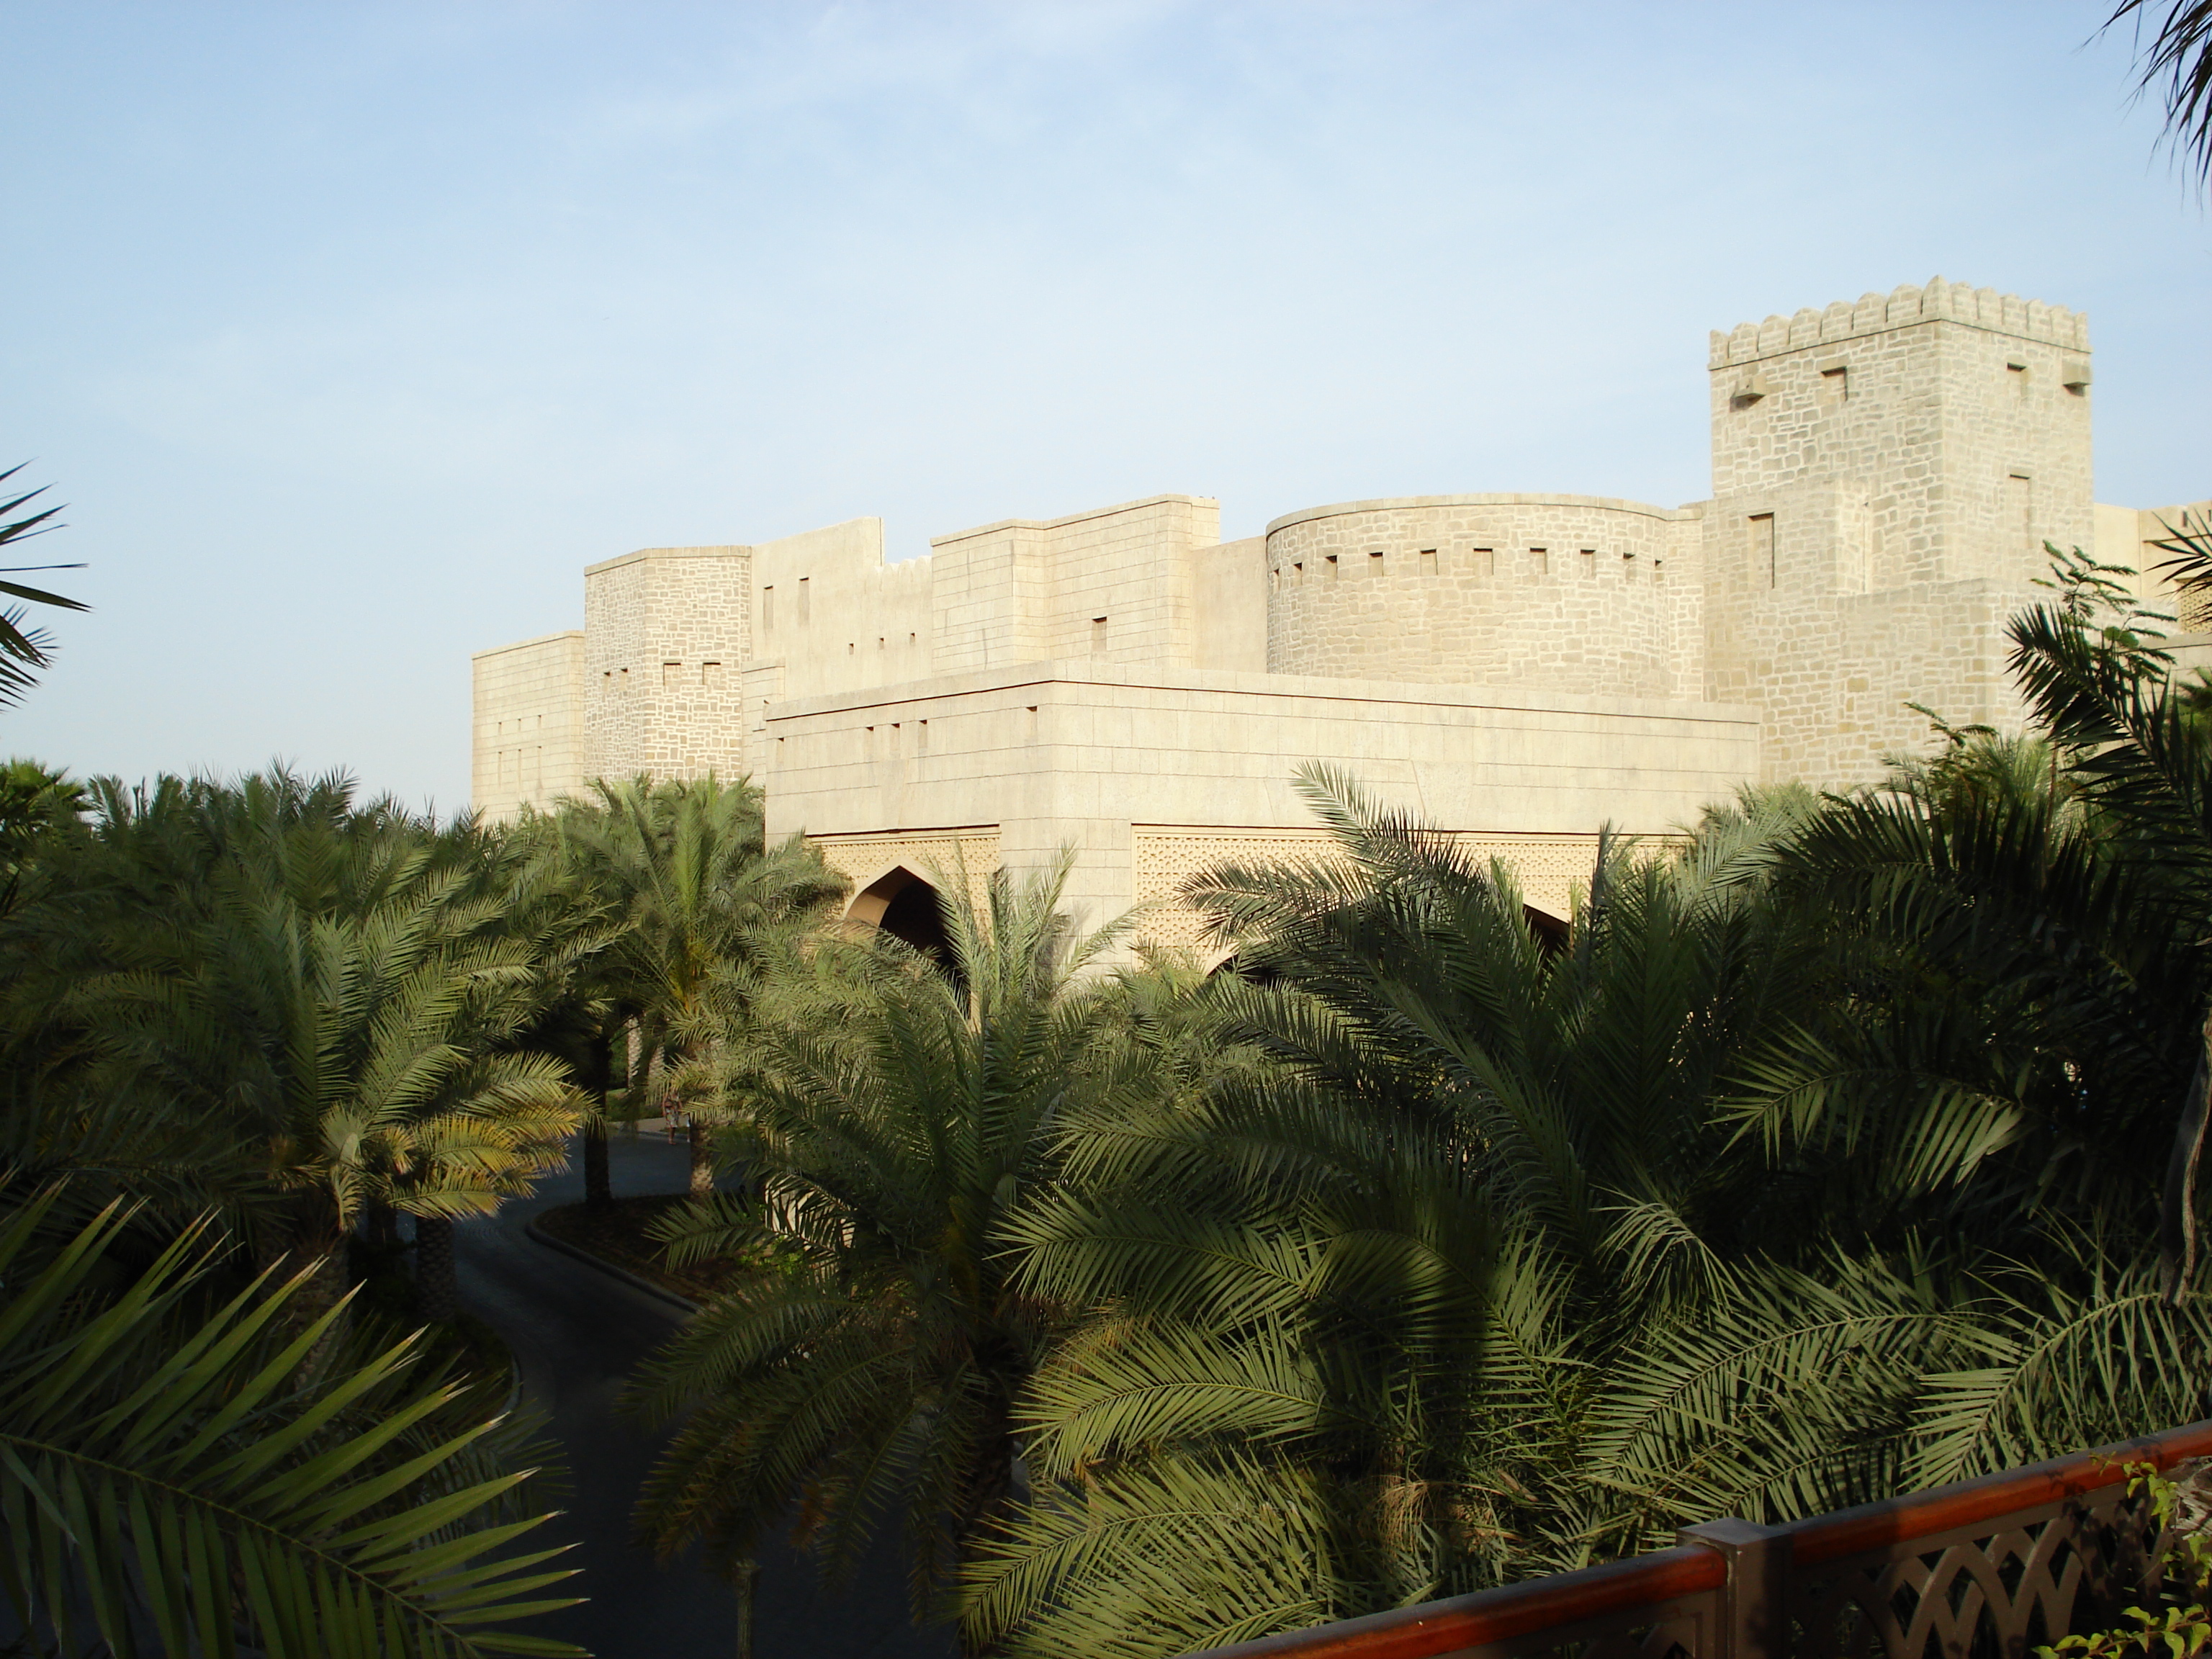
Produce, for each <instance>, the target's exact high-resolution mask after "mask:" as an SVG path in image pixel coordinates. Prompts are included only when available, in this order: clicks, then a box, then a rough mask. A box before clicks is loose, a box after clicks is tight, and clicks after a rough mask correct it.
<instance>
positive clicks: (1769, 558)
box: [1751, 513, 1776, 587]
mask: <svg viewBox="0 0 2212 1659" xmlns="http://www.w3.org/2000/svg"><path fill="white" fill-rule="evenodd" d="M1775 576H1776V570H1775V561H1774V515H1773V514H1772V513H1753V514H1752V515H1751V585H1752V586H1753V587H1772V586H1775V585H1776V582H1775Z"/></svg>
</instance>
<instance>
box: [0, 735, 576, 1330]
mask: <svg viewBox="0 0 2212 1659" xmlns="http://www.w3.org/2000/svg"><path fill="white" fill-rule="evenodd" d="M97 794H98V799H99V800H100V811H101V822H100V823H98V824H96V825H95V827H94V830H93V832H92V833H91V835H90V836H89V845H88V848H86V850H85V854H84V856H83V857H82V859H81V860H78V861H77V865H76V868H75V869H74V871H72V870H70V869H68V868H64V869H63V870H61V871H59V872H57V875H56V879H55V882H54V884H53V885H52V887H51V888H50V889H48V890H46V891H45V892H44V893H43V894H42V895H41V896H40V899H39V901H38V902H36V903H35V904H34V905H31V906H27V907H25V909H24V910H23V912H21V913H20V914H19V916H18V918H17V921H18V922H19V923H20V928H19V930H18V933H17V937H18V939H21V940H22V941H23V942H24V943H25V944H26V945H27V946H28V948H29V949H30V950H31V951H33V952H36V953H37V954H38V957H39V958H40V961H39V962H38V963H34V964H33V966H32V967H31V968H30V969H27V970H26V971H25V972H24V973H22V974H21V975H20V981H19V983H18V984H17V985H16V986H15V987H11V988H12V989H13V990H14V991H15V993H16V994H17V995H18V997H19V999H21V1000H22V1001H23V1002H25V1003H27V1005H28V1018H27V1019H26V1022H25V1027H24V1029H27V1030H38V1031H40V1032H43V1033H45V1034H46V1036H44V1037H43V1038H42V1039H41V1041H45V1042H47V1043H48V1044H49V1046H50V1047H54V1048H58V1050H60V1051H61V1052H62V1053H63V1054H65V1055H66V1056H67V1059H68V1065H67V1066H66V1067H65V1068H64V1069H65V1070H66V1071H67V1072H68V1073H69V1075H68V1080H67V1081H66V1083H65V1084H61V1085H58V1086H57V1087H56V1088H55V1089H54V1090H53V1091H52V1094H51V1096H50V1097H49V1098H50V1101H51V1107H52V1109H51V1111H50V1113H49V1114H48V1121H52V1120H53V1119H57V1118H58V1119H63V1120H67V1119H68V1118H70V1116H71V1115H72V1114H74V1113H75V1112H76V1111H77V1110H78V1109H79V1108H78V1106H77V1103H79V1102H83V1101H86V1100H88V1099H89V1100H90V1101H92V1102H94V1103H95V1105H94V1109H95V1110H101V1109H106V1108H105V1106H104V1104H103V1103H108V1102H124V1103H136V1104H135V1105H134V1106H131V1107H130V1108H128V1109H126V1115H127V1116H131V1117H134V1118H136V1119H137V1120H140V1121H144V1120H154V1121H160V1122H162V1123H165V1124H173V1125H180V1126H181V1125H206V1126H218V1125H219V1126H221V1128H222V1133H228V1135H229V1136H230V1137H232V1138H233V1141H234V1145H235V1146H237V1147H238V1148H239V1149H240V1152H242V1153H244V1154H245V1157H244V1158H241V1159H240V1160H237V1161H234V1162H232V1163H230V1164H228V1165H227V1166H224V1167H227V1168H228V1176H226V1177H225V1178H226V1179H227V1180H228V1182H229V1183H230V1190H229V1193H228V1213H229V1215H230V1216H231V1217H232V1218H233V1220H234V1223H235V1225H236V1226H237V1227H238V1229H239V1231H240V1233H241V1234H242V1235H243V1236H245V1237H251V1238H252V1239H254V1240H255V1242H256V1246H257V1249H258V1252H259V1254H260V1255H262V1257H263V1259H264V1260H269V1261H273V1260H274V1259H276V1256H277V1255H282V1254H284V1253H286V1252H291V1253H293V1254H294V1255H295V1259H299V1260H308V1261H319V1262H320V1263H321V1264H322V1265H321V1267H319V1269H318V1271H317V1272H316V1273H315V1274H314V1275H313V1277H312V1278H311V1279H310V1280H309V1282H308V1284H307V1286H306V1287H305V1289H304V1290H303V1291H302V1292H301V1295H300V1296H299V1297H295V1307H297V1308H298V1309H301V1310H307V1311H311V1312H316V1313H319V1311H320V1310H321V1308H322V1307H323V1306H325V1305H327V1304H329V1303H330V1302H331V1300H332V1299H333V1298H335V1297H336V1296H337V1291H338V1289H339V1287H340V1285H341V1283H342V1275H341V1268H340V1264H339V1261H338V1255H337V1253H338V1249H339V1246H340V1244H341V1243H343V1240H344V1238H345V1237H346V1236H347V1234H348V1233H349V1231H350V1230H351V1229H352V1227H353V1226H354V1225H355V1224H356V1221H357V1220H358V1219H359V1218H361V1216H362V1214H363V1212H364V1210H365V1208H366V1207H367V1206H368V1205H370V1204H371V1203H373V1202H374V1203H379V1204H382V1205H386V1206H390V1207H392V1208H394V1209H397V1210H399V1211H401V1212H407V1213H410V1214H412V1215H414V1216H415V1217H416V1218H417V1222H418V1227H419V1229H420V1232H421V1239H420V1243H421V1247H422V1248H421V1258H422V1259H421V1262H420V1267H421V1268H422V1279H423V1290H424V1293H425V1297H426V1301H427V1302H428V1311H430V1312H431V1313H432V1314H433V1316H450V1314H451V1311H452V1309H451V1306H450V1304H451V1294H452V1276H451V1272H450V1233H449V1231H448V1229H449V1228H450V1225H451V1223H452V1221H453V1219H454V1218H458V1217H460V1216H464V1215H470V1214H477V1213H481V1212H486V1211H489V1210H490V1209H492V1208H495V1207H496V1206H497V1204H498V1202H499V1200H500V1198H501V1196H502V1195H505V1194H512V1193H515V1192H520V1191H524V1190H526V1189H527V1188H528V1186H529V1184H530V1182H531V1181H532V1179H533V1178H534V1176H537V1175H538V1174H539V1173H541V1172H543V1171H544V1170H547V1169H549V1168H551V1167H555V1166H556V1165H557V1164H558V1163H559V1161H560V1158H561V1154H562V1143H563V1140H564V1139H565V1137H566V1136H567V1135H568V1134H569V1133H572V1132H573V1130H574V1127H575V1125H576V1122H577V1121H578V1115H579V1106H580V1103H579V1101H578V1099H577V1097H575V1095H574V1091H572V1090H571V1089H570V1087H569V1086H568V1083H567V1081H566V1079H565V1075H564V1073H563V1072H562V1068H561V1066H559V1065H558V1063H557V1062H556V1061H554V1060H550V1059H548V1058H545V1057H544V1056H539V1055H534V1054H525V1053H519V1052H516V1051H515V1050H514V1049H513V1046H512V1045H513V1038H514V1037H515V1036H516V1035H517V1034H518V1033H519V1032H520V1030H522V1029H523V1028H524V1027H525V1025H526V1024H527V1023H528V1021H529V1020H530V1019H531V1018H532V1016H533V1015H534V1013H535V1012H536V1007H537V1004H538V994H539V993H538V963H537V958H536V954H535V951H534V947H533V945H532V941H531V940H529V939H525V938H520V937H517V936H516V935H515V934H514V933H513V932H512V931H510V929H509V928H508V927H507V921H506V915H505V912H504V910H503V908H502V906H501V902H500V897H499V895H498V894H497V893H496V892H495V891H494V890H490V889H489V887H488V886H487V884H486V882H485V880H484V878H483V871H482V870H481V868H480V867H479V866H478V864H477V854H475V852H473V851H472V850H471V848H470V846H469V845H468V842H467V838H466V837H465V836H439V835H436V834H435V833H432V832H431V831H430V830H429V829H428V828H427V827H426V826H423V825H421V824H417V823H412V822H411V821H409V820H408V819H406V817H404V814H401V813H399V812H398V811H397V809H395V808H392V807H391V806H390V805H388V804H387V803H370V804H369V805H368V806H367V807H358V806H356V805H354V804H353V803H352V801H351V799H350V790H349V786H347V785H345V784H344V783H343V781H342V780H324V781H319V782H318V783H315V784H308V783H306V782H304V781H301V780H299V779H296V778H294V777H291V776H290V775H286V774H283V773H281V772H278V773H273V774H270V775H267V776H264V777H258V778H252V779H248V780H246V781H244V782H243V783H241V784H240V786H238V787H234V788H225V787H218V786H214V785H210V784H204V783H196V784H191V785H182V784H177V783H174V782H173V781H165V782H164V784H163V785H162V786H161V787H159V788H157V789H156V790H155V793H154V797H153V799H152V800H151V801H150V802H146V803H143V804H142V803H140V802H137V801H136V800H134V799H131V798H130V797H126V796H125V795H124V794H123V793H121V792H120V791H118V790H116V789H114V788H112V787H103V788H101V789H100V790H99V791H98V792H97ZM64 862H65V863H66V861H64ZM57 980H58V981H61V983H60V984H59V986H58V988H56V981H57ZM441 1243H443V1244H445V1245H446V1246H447V1248H446V1249H442V1250H441V1248H440V1246H441Z"/></svg>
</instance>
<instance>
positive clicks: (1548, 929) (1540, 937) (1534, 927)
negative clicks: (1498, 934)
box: [1521, 904, 1574, 956]
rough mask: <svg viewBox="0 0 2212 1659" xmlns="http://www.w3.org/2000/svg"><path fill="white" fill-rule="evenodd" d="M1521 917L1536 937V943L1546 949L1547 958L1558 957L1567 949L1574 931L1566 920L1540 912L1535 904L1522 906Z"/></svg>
mask: <svg viewBox="0 0 2212 1659" xmlns="http://www.w3.org/2000/svg"><path fill="white" fill-rule="evenodd" d="M1521 915H1522V919H1523V920H1524V921H1527V922H1528V931H1529V932H1530V933H1534V935H1535V936H1536V942H1537V943H1538V944H1540V945H1542V946H1543V947H1544V953H1545V954H1546V955H1547V956H1557V955H1558V954H1559V952H1560V951H1564V950H1565V949H1566V948H1567V941H1568V939H1570V938H1571V937H1572V935H1573V933H1574V929H1573V927H1571V925H1569V924H1568V923H1567V922H1566V921H1565V920H1563V919H1562V918H1560V917H1559V916H1555V915H1552V914H1551V913H1550V912H1549V911H1547V910H1539V909H1538V908H1536V907H1535V906H1534V905H1533V904H1524V905H1522V907H1521Z"/></svg>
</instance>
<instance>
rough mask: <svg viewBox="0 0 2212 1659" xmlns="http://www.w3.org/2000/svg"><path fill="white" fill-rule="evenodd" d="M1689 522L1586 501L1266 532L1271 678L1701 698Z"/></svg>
mask: <svg viewBox="0 0 2212 1659" xmlns="http://www.w3.org/2000/svg"><path fill="white" fill-rule="evenodd" d="M1682 519H1683V514H1681V513H1677V512H1674V511H1672V510H1670V509H1668V508H1665V507H1649V506H1646V505H1644V504H1643V503H1642V502H1638V501H1617V500H1612V499H1607V498H1604V497H1599V496H1586V495H1436V496H1420V497H1413V498H1410V499H1406V500H1398V501H1351V502H1346V503H1344V504H1342V505H1340V506H1335V507H1313V508H1310V509H1308V510H1307V511H1305V512H1303V513H1291V514H1289V515H1288V516H1286V517H1285V518H1280V519H1278V520H1275V521H1274V522H1273V524H1271V525H1269V526H1267V666H1268V668H1269V670H1270V671H1273V672H1275V673H1280V674H1322V675H1329V676H1332V677H1337V678H1346V679H1372V680H1403V681H1408V682H1419V683H1429V684H1462V685H1515V686H1525V687H1528V688H1530V689H1532V690H1533V689H1537V688H1543V689H1547V690H1561V691H1577V692H1583V693H1587V694H1589V695H1591V696H1636V697H1677V696H1700V695H1702V692H1703V685H1702V681H1703V672H1702V669H1703V664H1702V658H1703V650H1702V646H1703V641H1702V639H1701V638H1700V635H1699V626H1698V598H1699V563H1700V558H1699V555H1700V554H1701V552H1702V548H1701V546H1700V544H1699V541H1698V540H1697V538H1694V537H1690V538H1684V537H1681V536H1679V535H1677V534H1676V533H1675V531H1674V526H1676V524H1677V523H1678V522H1680V521H1681V520H1682Z"/></svg>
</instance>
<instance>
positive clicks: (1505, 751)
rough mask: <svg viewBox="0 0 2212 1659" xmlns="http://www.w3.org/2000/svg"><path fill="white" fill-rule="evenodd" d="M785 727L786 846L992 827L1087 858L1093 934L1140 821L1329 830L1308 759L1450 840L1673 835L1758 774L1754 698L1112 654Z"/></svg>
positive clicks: (821, 708)
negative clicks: (1702, 698) (1309, 787)
mask: <svg viewBox="0 0 2212 1659" xmlns="http://www.w3.org/2000/svg"><path fill="white" fill-rule="evenodd" d="M767 724H768V746H769V753H770V755H771V760H770V763H769V769H768V775H769V829H770V832H771V833H772V834H775V835H777V836H782V835H786V834H789V833H792V832H794V831H806V832H810V833H812V834H817V835H822V834H826V835H834V836H841V837H852V836H868V837H878V838H884V839H887V840H889V839H897V838H899V837H901V836H913V835H915V834H917V833H923V832H928V831H932V830H933V829H936V828H938V827H939V826H945V825H957V824H992V825H995V826H997V829H998V834H999V848H1000V858H1001V859H1002V860H1004V861H1005V862H1006V864H1008V865H1009V866H1012V867H1014V868H1018V869H1020V868H1036V867H1039V866H1042V865H1044V864H1046V863H1048V862H1049V861H1050V860H1051V859H1053V858H1054V856H1055V855H1056V854H1057V853H1058V851H1059V849H1060V848H1062V847H1063V846H1065V847H1069V848H1073V850H1074V852H1075V854H1076V866H1075V871H1074V874H1073V877H1072V878H1071V882H1070V890H1069V896H1070V899H1071V901H1072V902H1073V903H1074V904H1075V905H1076V907H1077V908H1079V911H1080V912H1081V913H1082V914H1083V915H1085V917H1086V918H1087V919H1088V920H1090V921H1094V922H1095V921H1100V920H1103V919H1104V918H1105V917H1108V916H1112V915H1119V914H1121V912H1122V911H1124V910H1126V909H1127V908H1129V906H1130V904H1131V903H1132V902H1133V892H1134V889H1135V879H1136V872H1135V868H1134V863H1133V860H1134V856H1135V847H1134V842H1133V835H1134V826H1137V825H1152V826H1155V827H1158V826H1186V827H1197V828H1208V827H1218V828H1233V829H1238V830H1239V831H1240V832H1246V833H1250V832H1254V831H1255V830H1256V829H1259V828H1265V827H1269V826H1272V827H1276V828H1282V829H1301V828H1304V827H1307V826H1310V825H1311V824H1312V823H1313V816H1312V812H1311V810H1310V806H1309V805H1308V803H1307V802H1306V801H1305V800H1304V798H1303V797H1302V796H1301V795H1300V794H1299V793H1298V792H1297V788H1296V787H1295V785H1294V782H1293V779H1292V773H1293V772H1294V771H1295V770H1296V769H1297V767H1298V765H1299V764H1300V763H1303V762H1305V761H1319V762H1322V763H1325V764H1329V765H1333V766H1335V767H1337V768H1339V769H1341V770H1343V771H1344V772H1346V773H1347V774H1348V775H1351V776H1352V777H1354V778H1356V779H1357V780H1358V781H1359V782H1360V783H1361V784H1362V785H1363V786H1364V787H1366V788H1368V789H1369V790H1370V791H1372V792H1373V793H1375V794H1376V796H1377V797H1378V798H1379V799H1383V800H1384V801H1386V802H1388V803H1390V804H1393V805H1399V806H1402V807H1404V808H1406V809H1407V810H1409V811H1413V812H1415V813H1417V814H1419V816H1420V817H1423V818H1424V819H1425V820H1426V821H1428V822H1430V823H1436V824H1438V825H1440V826H1442V827H1444V828H1446V829H1455V830H1465V831H1472V832H1478V833H1480V834H1484V835H1489V836H1532V835H1533V836H1540V837H1541V836H1556V835H1558V834H1559V833H1561V832H1573V833H1577V834H1587V833H1590V832H1594V831H1595V830H1596V829H1598V827H1599V826H1600V825H1601V824H1604V823H1608V822H1610V823H1613V824H1614V825H1615V826H1616V827H1618V828H1620V829H1623V830H1625V831H1626V832H1629V833H1633V834H1643V835H1663V834H1666V833H1668V832H1669V831H1671V830H1673V829H1676V828H1677V827H1679V826H1680V825H1681V824H1684V823H1689V822H1691V821H1692V820H1693V819H1694V818H1695V817H1697V815H1698V812H1699V810H1700V809H1701V808H1702V807H1703V806H1704V805H1705V804H1706V803H1707V802H1709V801H1712V800H1717V799H1723V798H1724V797H1726V796H1727V795H1728V794H1729V793H1730V791H1731V790H1732V789H1733V788H1734V787H1735V783H1736V782H1737V781H1740V780H1741V779H1743V778H1746V777H1748V776H1751V775H1754V774H1755V772H1756V770H1757V767H1758V738H1757V731H1758V720H1757V715H1756V714H1755V712H1754V711H1753V710H1750V709H1747V708H1740V707H1727V706H1721V705H1717V704H1712V703H1697V702H1651V701H1644V700H1637V699H1629V698H1600V697H1589V696H1572V695H1568V694H1565V693H1547V692H1541V691H1530V690H1518V689H1516V690H1504V689H1492V688H1470V687H1448V686H1410V685H1409V686H1394V685H1389V684H1382V683H1378V682H1366V683H1346V682H1344V681H1341V680H1323V679H1307V678H1298V677H1295V676H1288V675H1276V674H1220V673H1208V672H1204V671H1188V670H1186V671H1164V672H1155V671H1144V670H1141V669H1138V668H1135V667H1133V666H1130V665H1115V664H1099V665H1087V664H1086V665H1074V664H1065V663H1061V664H1049V665H1031V666H1030V668H1028V669H1027V670H1023V669H1018V668H1017V669H1009V670H1002V671H980V672H975V673H970V674H961V675H947V676H942V677H939V678H934V679H931V680H927V681H923V682H920V683H917V684H910V685H904V686H900V687H898V688H896V695H895V696H873V695H867V694H848V695H845V696H834V697H813V698H807V697H799V698H794V699H793V700H791V701H789V702H784V703H781V704H779V705H777V707H776V708H774V709H772V710H771V711H770V713H769V720H768V722H767Z"/></svg>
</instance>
